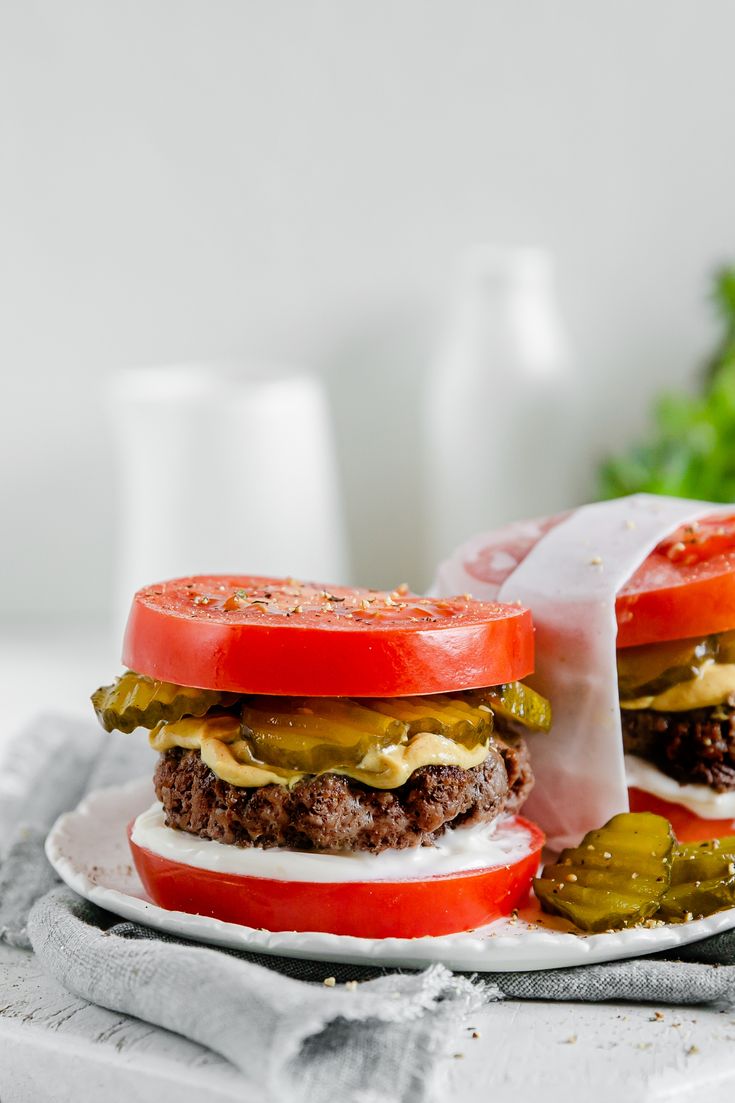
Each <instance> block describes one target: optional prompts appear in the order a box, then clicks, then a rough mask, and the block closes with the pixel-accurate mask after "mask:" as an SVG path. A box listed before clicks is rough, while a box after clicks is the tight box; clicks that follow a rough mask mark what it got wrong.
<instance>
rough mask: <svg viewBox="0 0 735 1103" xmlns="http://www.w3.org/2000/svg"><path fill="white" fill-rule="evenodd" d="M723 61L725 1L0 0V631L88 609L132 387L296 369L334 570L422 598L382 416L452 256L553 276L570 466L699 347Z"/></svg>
mask: <svg viewBox="0 0 735 1103" xmlns="http://www.w3.org/2000/svg"><path fill="white" fill-rule="evenodd" d="M734 41H735V4H733V3H732V2H731V0H707V3H695V2H694V0H686V2H685V0H615V2H613V0H607V2H602V0H565V2H564V3H548V2H546V0H507V2H506V0H453V2H451V3H450V2H448V0H442V2H438V0H370V2H364V3H363V2H360V3H358V2H355V0H320V2H317V0H303V2H301V0H292V2H290V3H287V2H284V0H272V2H270V3H256V2H253V0H236V2H224V0H215V2H205V0H199V2H193V0H139V2H128V0H126V2H125V3H114V2H112V0H64V2H63V3H58V2H55V0H45V2H33V0H0V138H1V140H0V402H1V403H2V410H3V421H2V424H3V428H2V433H1V434H0V471H1V472H2V483H1V485H0V524H1V525H2V531H3V540H2V546H3V557H2V558H3V568H2V571H0V609H2V610H3V614H4V615H5V616H8V617H11V618H12V617H14V616H19V617H20V616H30V617H46V616H57V617H65V616H66V617H68V616H69V615H70V614H76V615H77V616H90V617H91V616H100V615H103V614H104V612H105V611H106V608H107V603H108V601H109V593H110V581H111V577H112V571H113V565H114V547H115V531H116V530H115V523H116V512H115V500H114V468H113V458H112V455H111V450H110V445H109V434H108V431H107V428H106V426H105V422H104V416H103V399H102V396H103V389H104V384H105V380H106V379H107V378H108V376H109V374H110V373H111V372H112V371H113V370H114V369H115V368H116V367H118V366H120V365H125V364H129V363H141V362H142V363H147V362H161V361H172V360H181V359H201V358H205V359H206V358H214V357H221V356H233V355H235V356H236V355H243V356H253V355H255V356H263V357H267V358H274V359H284V358H286V359H291V360H295V361H298V362H305V363H307V364H310V365H313V366H314V367H315V368H317V369H318V370H319V371H321V372H324V373H325V374H326V375H327V376H328V378H329V380H330V382H331V385H332V393H333V399H334V403H335V409H336V413H337V417H338V429H339V433H340V440H341V444H342V465H343V480H344V483H345V486H346V490H347V495H348V504H349V513H350V521H351V536H352V540H353V548H354V551H355V565H356V571H357V573H358V575H360V576H361V578H362V579H363V580H364V581H365V582H368V583H370V582H374V583H382V582H387V581H390V580H396V579H400V578H404V577H405V578H408V579H409V580H411V581H413V582H423V581H425V579H423V578H418V577H417V575H418V574H419V573H420V572H419V568H418V556H419V551H420V549H419V547H418V544H419V542H420V537H419V535H418V534H419V523H418V518H417V511H416V506H415V491H416V484H417V477H418V472H417V464H416V453H417V450H416V428H415V425H414V424H413V422H412V421H411V419H410V418H409V419H406V418H405V417H402V418H399V417H396V414H395V410H396V409H397V407H398V406H399V405H400V403H401V402H404V401H405V402H408V403H411V402H412V401H413V398H414V396H415V394H416V392H417V389H418V387H419V384H420V378H421V374H422V372H423V371H424V370H425V368H426V365H427V361H428V358H429V355H430V351H431V348H432V342H433V340H434V338H435V333H436V325H437V319H438V317H439V316H440V310H441V306H442V303H443V301H444V296H445V294H446V290H447V286H448V282H449V278H450V273H451V267H452V264H453V262H454V259H455V257H456V255H457V253H458V251H459V250H460V249H461V248H462V247H463V246H464V245H466V244H467V243H468V242H472V241H477V240H486V241H496V242H501V243H516V242H518V243H529V244H541V245H545V246H548V247H549V248H550V249H551V250H552V251H553V252H554V254H555V257H556V261H557V268H558V276H559V293H560V300H561V305H562V308H563V311H564V315H565V318H566V322H567V326H568V328H569V331H570V334H571V338H572V341H573V345H574V349H575V353H576V357H577V360H578V363H579V365H580V367H581V369H582V370H583V372H584V377H585V380H586V397H587V404H588V410H589V414H588V417H587V418H585V419H584V421H583V423H580V425H579V427H578V434H579V442H578V443H579V456H580V466H581V467H582V469H583V470H586V469H590V470H591V467H590V465H591V464H592V463H593V462H594V461H595V459H596V457H597V456H598V455H599V454H600V453H601V452H602V451H604V450H605V449H606V448H607V447H608V446H611V445H616V444H617V443H618V442H619V441H621V440H623V439H630V438H631V437H632V436H633V435H635V433H637V432H638V431H639V430H640V427H641V425H642V423H643V412H644V409H645V406H646V403H647V402H648V399H649V396H650V395H651V394H652V393H653V392H654V391H655V390H657V389H658V388H659V387H660V386H661V385H663V384H672V385H678V384H679V383H683V382H684V381H686V380H687V379H688V378H689V377H690V375H691V372H692V370H693V367H694V365H695V364H696V362H697V359H698V357H699V356H700V355H701V354H702V352H703V351H705V350H706V348H707V344H708V342H709V341H710V340H711V338H712V332H713V329H712V324H711V318H710V314H709V312H708V309H707V306H706V304H705V301H704V295H705V288H706V275H707V273H708V272H709V270H710V269H711V267H712V266H713V264H715V263H717V262H719V261H721V260H722V259H724V258H728V257H730V258H732V257H733V256H734V255H735V224H734V223H733V207H734V203H733V197H734V196H735V140H733V139H734V138H735V133H734V129H735V128H734V126H733V123H734V120H735V65H734V64H733V42H734ZM386 396H390V397H389V399H388V398H387V397H386ZM391 411H394V412H393V413H392V412H391ZM377 412H382V414H383V415H384V416H385V418H386V421H387V424H388V427H389V429H390V435H391V440H392V442H393V443H392V446H391V447H390V448H386V446H385V444H384V443H381V442H380V440H379V439H378V438H377V437H376V434H375V432H374V428H373V427H374V424H375V420H374V419H375V417H376V413H377ZM589 485H590V487H591V486H592V480H591V479H590V483H589ZM482 523H483V522H482V519H480V520H479V523H478V524H479V525H481V524H482Z"/></svg>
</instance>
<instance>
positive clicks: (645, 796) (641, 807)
mask: <svg viewBox="0 0 735 1103" xmlns="http://www.w3.org/2000/svg"><path fill="white" fill-rule="evenodd" d="M628 799H629V800H630V810H631V812H655V813H656V815H658V816H663V817H664V818H665V819H667V820H668V821H669V823H670V824H671V826H672V828H673V831H674V834H675V835H676V837H677V839H678V840H679V842H680V843H698V842H701V841H703V840H704V839H719V838H723V837H724V836H725V835H735V820H703V819H702V817H701V816H697V815H695V814H694V812H690V811H689V809H688V808H684V807H683V806H682V805H681V804H674V803H673V802H672V801H669V800H661V798H660V797H654V796H653V794H652V793H645V792H644V791H643V790H642V789H629V790H628Z"/></svg>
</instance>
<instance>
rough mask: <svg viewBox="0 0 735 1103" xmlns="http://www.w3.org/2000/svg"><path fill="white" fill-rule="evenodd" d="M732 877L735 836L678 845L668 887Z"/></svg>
mask: <svg viewBox="0 0 735 1103" xmlns="http://www.w3.org/2000/svg"><path fill="white" fill-rule="evenodd" d="M732 876H735V836H732V835H730V836H727V837H723V838H720V839H707V840H706V841H704V842H699V843H680V844H679V845H678V846H677V847H675V849H674V854H673V864H672V867H671V887H672V888H674V887H675V886H676V885H683V884H686V883H693V882H695V881H711V880H713V879H716V878H719V879H721V880H727V879H728V878H729V877H732Z"/></svg>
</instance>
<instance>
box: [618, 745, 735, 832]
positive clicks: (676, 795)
mask: <svg viewBox="0 0 735 1103" xmlns="http://www.w3.org/2000/svg"><path fill="white" fill-rule="evenodd" d="M625 776H626V778H627V780H628V785H629V786H631V787H632V788H635V789H642V790H643V792H644V793H650V794H651V795H652V796H654V797H658V798H659V799H660V800H668V801H671V803H672V804H681V805H682V806H683V807H684V808H687V809H688V810H689V811H690V812H693V813H694V815H695V816H700V817H701V818H702V819H703V820H727V819H731V818H732V819H735V793H715V792H714V791H713V790H712V789H710V787H709V786H708V785H680V784H679V782H678V781H676V780H675V778H673V777H668V775H667V774H664V773H662V771H661V770H659V769H658V767H656V766H654V765H653V764H652V763H650V762H646V761H645V759H642V758H638V757H636V756H635V755H631V754H627V755H626V756H625Z"/></svg>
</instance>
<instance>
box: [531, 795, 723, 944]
mask: <svg viewBox="0 0 735 1103" xmlns="http://www.w3.org/2000/svg"><path fill="white" fill-rule="evenodd" d="M534 891H535V893H536V896H537V897H538V899H539V901H540V903H541V907H542V908H543V910H544V911H545V912H549V913H551V914H554V915H560V916H563V917H564V918H565V919H569V920H571V922H572V923H574V925H575V926H576V927H578V928H579V929H580V930H582V931H589V932H600V931H614V930H620V929H621V928H624V927H633V926H637V925H639V924H641V923H646V924H648V925H651V926H653V925H657V924H658V923H659V922H687V921H689V920H692V919H700V918H702V917H703V916H706V915H712V914H713V913H714V912H717V911H721V910H722V909H723V908H730V907H733V906H735V836H729V837H726V838H721V839H712V840H708V841H707V842H697V843H677V842H676V840H675V838H674V834H673V832H672V830H671V824H670V823H669V822H668V820H666V819H664V818H663V816H656V815H654V814H653V813H651V812H624V813H621V814H620V815H618V816H613V818H612V819H611V820H609V821H608V823H606V824H605V826H604V827H601V828H599V829H598V830H597V831H590V832H588V833H587V834H586V835H585V837H584V839H583V840H582V842H581V843H580V845H579V846H577V847H570V848H568V849H566V850H563V851H562V852H561V854H560V855H559V857H558V859H557V861H556V862H554V863H553V864H551V865H547V866H546V867H545V868H544V870H543V873H542V874H541V876H540V877H537V878H536V879H535V881H534Z"/></svg>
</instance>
